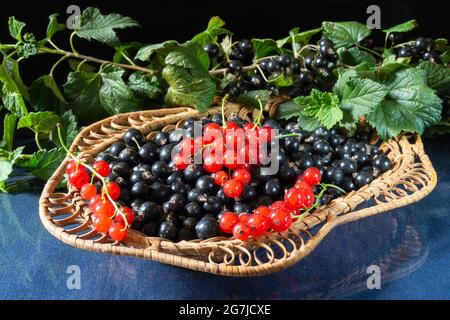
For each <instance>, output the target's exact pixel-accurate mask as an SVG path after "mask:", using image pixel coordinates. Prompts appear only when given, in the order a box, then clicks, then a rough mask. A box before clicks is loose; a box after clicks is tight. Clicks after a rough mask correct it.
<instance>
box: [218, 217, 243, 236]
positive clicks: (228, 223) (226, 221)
mask: <svg viewBox="0 0 450 320" xmlns="http://www.w3.org/2000/svg"><path fill="white" fill-rule="evenodd" d="M239 221H240V220H239V217H238V216H237V215H236V214H235V213H233V212H225V213H224V214H222V215H221V216H220V218H219V228H220V231H222V232H225V233H233V228H234V226H235V225H236V224H238V223H239Z"/></svg>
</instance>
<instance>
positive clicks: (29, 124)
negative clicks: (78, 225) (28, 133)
mask: <svg viewBox="0 0 450 320" xmlns="http://www.w3.org/2000/svg"><path fill="white" fill-rule="evenodd" d="M58 122H59V117H58V116H57V115H56V114H54V113H53V112H49V111H41V112H30V113H29V114H27V115H26V116H24V117H22V118H20V120H19V122H18V123H17V128H18V129H20V128H28V129H31V130H33V131H35V132H51V131H52V130H53V129H54V128H55V127H56V124H57V123H58Z"/></svg>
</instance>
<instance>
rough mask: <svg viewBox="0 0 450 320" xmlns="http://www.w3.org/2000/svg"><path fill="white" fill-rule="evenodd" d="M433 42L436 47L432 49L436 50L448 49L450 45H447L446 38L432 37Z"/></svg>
mask: <svg viewBox="0 0 450 320" xmlns="http://www.w3.org/2000/svg"><path fill="white" fill-rule="evenodd" d="M434 44H435V45H436V48H434V50H436V51H445V50H448V49H450V46H449V45H448V40H447V39H445V38H438V39H434Z"/></svg>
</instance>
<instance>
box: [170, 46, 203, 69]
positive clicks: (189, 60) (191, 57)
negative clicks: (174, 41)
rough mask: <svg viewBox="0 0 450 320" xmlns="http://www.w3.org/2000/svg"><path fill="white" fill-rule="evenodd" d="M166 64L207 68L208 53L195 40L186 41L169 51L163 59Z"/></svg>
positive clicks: (190, 67)
mask: <svg viewBox="0 0 450 320" xmlns="http://www.w3.org/2000/svg"><path fill="white" fill-rule="evenodd" d="M165 63H166V64H170V65H174V66H178V67H182V68H189V69H203V70H204V71H207V70H208V67H209V57H208V54H207V53H206V52H205V51H204V50H203V49H202V48H201V47H200V46H199V45H198V44H197V43H195V42H186V43H183V44H182V45H180V46H178V47H176V48H174V49H173V51H171V52H170V53H169V54H168V55H167V56H166V59H165Z"/></svg>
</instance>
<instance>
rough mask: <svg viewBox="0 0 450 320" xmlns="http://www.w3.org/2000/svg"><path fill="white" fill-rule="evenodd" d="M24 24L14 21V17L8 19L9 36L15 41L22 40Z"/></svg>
mask: <svg viewBox="0 0 450 320" xmlns="http://www.w3.org/2000/svg"><path fill="white" fill-rule="evenodd" d="M25 25H26V24H25V22H22V21H19V20H16V18H15V17H14V16H12V17H9V19H8V28H9V34H10V35H11V37H13V38H14V39H16V40H22V29H23V28H24V27H25Z"/></svg>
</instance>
